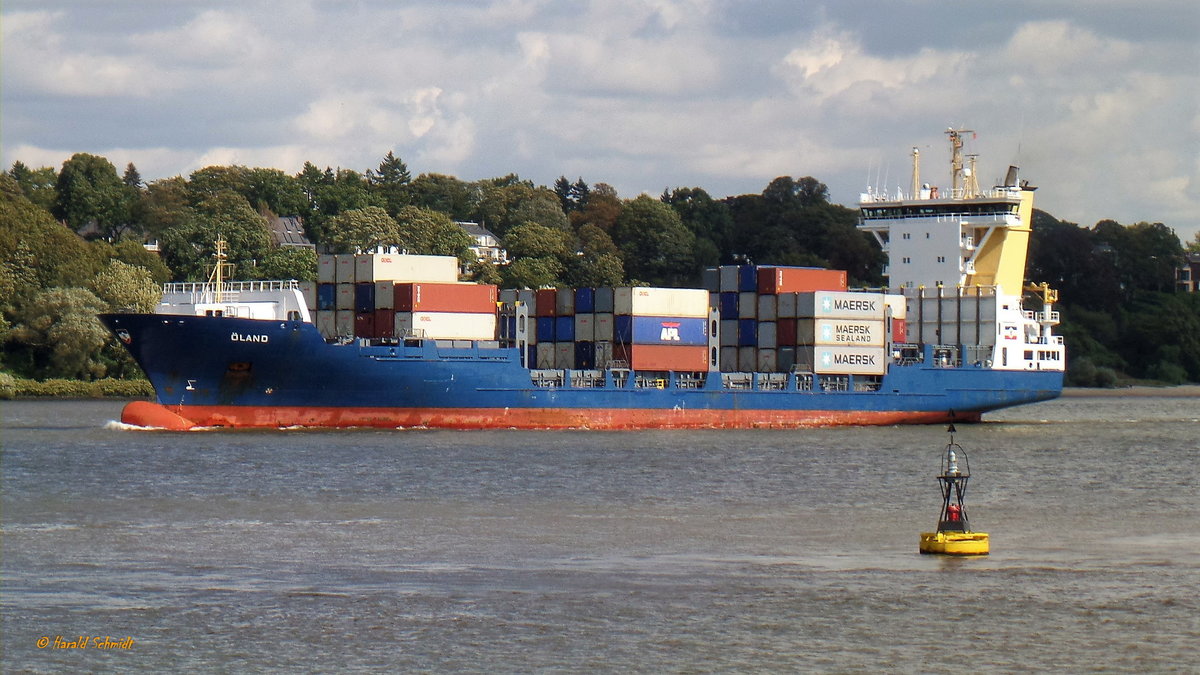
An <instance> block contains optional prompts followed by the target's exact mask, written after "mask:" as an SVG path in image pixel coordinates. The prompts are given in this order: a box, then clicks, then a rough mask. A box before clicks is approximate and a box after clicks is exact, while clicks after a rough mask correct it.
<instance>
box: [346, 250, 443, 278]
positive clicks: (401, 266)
mask: <svg viewBox="0 0 1200 675" xmlns="http://www.w3.org/2000/svg"><path fill="white" fill-rule="evenodd" d="M352 257H353V263H352V264H353V265H354V276H355V278H356V279H357V280H358V281H441V282H447V283H453V282H455V281H458V260H457V259H456V258H453V257H450V256H440V255H407V254H399V253H365V254H360V255H356V256H352Z"/></svg>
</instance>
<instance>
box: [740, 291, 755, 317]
mask: <svg viewBox="0 0 1200 675" xmlns="http://www.w3.org/2000/svg"><path fill="white" fill-rule="evenodd" d="M737 316H738V318H739V319H757V318H758V293H754V292H746V293H738V314H737Z"/></svg>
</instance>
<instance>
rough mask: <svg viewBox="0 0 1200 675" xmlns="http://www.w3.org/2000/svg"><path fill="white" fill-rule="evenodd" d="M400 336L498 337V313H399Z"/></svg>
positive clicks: (396, 326)
mask: <svg viewBox="0 0 1200 675" xmlns="http://www.w3.org/2000/svg"><path fill="white" fill-rule="evenodd" d="M395 331H396V337H402V336H408V335H413V336H417V337H425V338H431V339H435V340H494V339H496V315H495V314H494V313H493V314H482V313H466V312H396V322H395Z"/></svg>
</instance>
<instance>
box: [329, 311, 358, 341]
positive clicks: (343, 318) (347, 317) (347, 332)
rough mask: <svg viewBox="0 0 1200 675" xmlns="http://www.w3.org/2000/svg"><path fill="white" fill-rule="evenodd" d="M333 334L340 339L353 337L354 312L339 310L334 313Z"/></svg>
mask: <svg viewBox="0 0 1200 675" xmlns="http://www.w3.org/2000/svg"><path fill="white" fill-rule="evenodd" d="M333 333H334V335H336V336H338V337H353V335H354V310H352V309H339V310H338V311H336V312H334V313H333Z"/></svg>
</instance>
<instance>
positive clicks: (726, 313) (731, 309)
mask: <svg viewBox="0 0 1200 675" xmlns="http://www.w3.org/2000/svg"><path fill="white" fill-rule="evenodd" d="M720 310H721V318H722V319H736V318H738V294H737V293H722V294H721V306H720Z"/></svg>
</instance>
